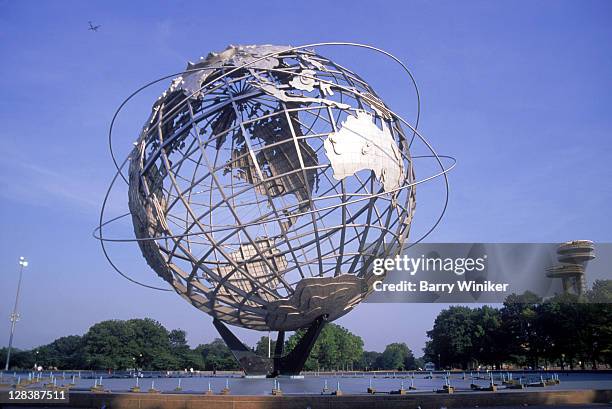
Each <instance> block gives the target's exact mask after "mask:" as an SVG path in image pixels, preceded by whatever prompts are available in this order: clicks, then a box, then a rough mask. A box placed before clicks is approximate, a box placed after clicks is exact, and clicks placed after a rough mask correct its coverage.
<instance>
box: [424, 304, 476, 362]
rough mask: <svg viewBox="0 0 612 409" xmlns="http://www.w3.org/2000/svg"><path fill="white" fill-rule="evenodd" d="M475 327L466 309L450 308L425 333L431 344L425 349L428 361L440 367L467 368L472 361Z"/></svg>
mask: <svg viewBox="0 0 612 409" xmlns="http://www.w3.org/2000/svg"><path fill="white" fill-rule="evenodd" d="M474 331H475V326H474V322H473V317H472V311H471V310H470V309H469V308H467V307H455V306H453V307H450V308H448V309H446V310H442V311H441V312H440V314H439V315H438V316H437V317H436V320H435V322H434V326H433V329H431V330H430V331H427V336H428V337H429V338H430V339H431V343H430V344H429V345H428V346H427V347H426V352H427V355H428V359H430V360H431V361H432V362H435V363H437V364H439V366H440V365H441V366H442V367H447V366H452V367H457V366H458V367H461V368H464V369H465V368H467V367H468V365H469V363H470V361H471V360H472V353H473V334H474Z"/></svg>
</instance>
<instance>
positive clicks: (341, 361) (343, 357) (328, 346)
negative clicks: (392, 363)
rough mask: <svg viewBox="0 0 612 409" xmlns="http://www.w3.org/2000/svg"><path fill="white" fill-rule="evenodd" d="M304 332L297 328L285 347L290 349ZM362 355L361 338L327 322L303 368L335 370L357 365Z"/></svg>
mask: <svg viewBox="0 0 612 409" xmlns="http://www.w3.org/2000/svg"><path fill="white" fill-rule="evenodd" d="M305 333H306V331H304V330H298V331H296V332H295V334H293V335H292V336H291V337H289V339H288V340H287V344H286V347H285V349H286V350H292V349H293V348H294V347H295V345H297V343H298V341H299V339H300V338H301V337H302V336H303V335H304V334H305ZM362 355H363V340H362V339H361V337H358V336H357V335H354V334H352V333H351V332H349V331H348V330H347V329H346V328H344V327H341V326H340V325H337V324H327V325H325V326H324V327H323V329H322V330H321V334H320V335H319V338H318V339H317V342H315V345H314V347H313V348H312V351H311V353H310V356H309V357H308V359H307V360H306V364H305V365H304V369H305V370H307V371H314V370H323V369H326V370H336V369H342V368H354V367H358V366H359V364H360V363H361V360H362Z"/></svg>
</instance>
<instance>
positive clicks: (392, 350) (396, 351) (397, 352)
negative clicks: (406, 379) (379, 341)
mask: <svg viewBox="0 0 612 409" xmlns="http://www.w3.org/2000/svg"><path fill="white" fill-rule="evenodd" d="M376 365H377V367H379V368H380V369H391V370H400V371H403V370H409V369H416V363H415V359H414V355H413V354H412V351H411V350H410V348H408V345H406V344H405V343H403V342H401V343H400V342H395V343H392V344H389V345H387V347H386V348H385V350H384V352H383V353H382V354H381V355H380V356H379V357H378V359H377V363H376Z"/></svg>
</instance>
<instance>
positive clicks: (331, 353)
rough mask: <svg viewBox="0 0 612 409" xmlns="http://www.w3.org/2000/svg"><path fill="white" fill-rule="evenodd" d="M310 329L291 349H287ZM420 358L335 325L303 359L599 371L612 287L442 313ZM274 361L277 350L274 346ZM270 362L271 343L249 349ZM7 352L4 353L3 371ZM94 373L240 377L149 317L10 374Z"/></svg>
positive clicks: (55, 345) (358, 364)
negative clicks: (370, 343)
mask: <svg viewBox="0 0 612 409" xmlns="http://www.w3.org/2000/svg"><path fill="white" fill-rule="evenodd" d="M304 333H305V331H303V330H298V331H296V332H295V333H294V334H292V335H291V336H290V337H289V338H288V339H287V340H286V341H285V351H288V350H291V349H292V348H293V347H294V346H295V345H296V344H297V342H298V341H299V339H300V337H302V336H303V334H304ZM427 336H428V338H429V341H428V342H427V343H426V346H425V348H424V355H423V356H422V357H420V358H415V356H414V354H413V352H412V351H411V350H410V348H409V347H408V346H407V345H406V344H405V343H403V342H395V343H391V344H389V345H387V346H386V347H385V349H384V351H382V352H377V351H365V350H364V348H363V346H364V343H363V339H362V338H361V337H359V336H357V335H355V334H353V333H351V332H350V331H348V330H347V329H346V328H344V327H342V326H340V325H336V324H333V323H330V324H327V325H326V326H325V327H323V329H322V331H321V334H320V336H319V338H318V339H317V342H316V343H315V345H314V347H313V350H312V352H311V354H310V356H309V358H308V360H307V361H306V364H305V367H304V369H305V370H307V371H337V370H413V369H418V368H424V366H425V362H427V361H430V362H432V363H434V364H435V365H436V366H437V367H438V368H464V369H467V368H477V367H483V366H486V367H492V368H502V367H503V366H504V365H508V364H510V365H514V366H516V367H530V368H539V367H541V366H548V365H554V366H558V367H561V368H570V369H574V368H577V367H579V368H582V369H586V368H597V367H599V366H602V365H603V366H607V367H610V366H612V280H600V281H597V282H595V284H594V286H593V288H592V289H591V290H590V291H589V292H588V293H587V294H586V295H585V296H584V297H575V296H571V295H562V296H557V297H554V298H552V299H548V300H542V299H540V298H539V297H537V296H536V295H534V294H532V293H529V292H527V293H524V294H521V295H511V296H509V297H508V298H507V299H506V301H505V302H504V304H503V306H502V307H501V308H494V307H491V306H482V307H478V308H469V307H464V306H452V307H449V308H448V309H445V310H443V311H441V312H440V314H439V315H438V316H437V318H436V319H435V322H434V325H433V328H432V329H431V330H430V331H428V332H427ZM270 347H271V348H270V350H271V353H272V354H273V353H274V349H275V343H274V341H272V342H271V345H270ZM252 349H253V350H254V351H255V352H257V353H258V354H259V355H261V356H267V354H268V338H267V337H265V336H264V337H261V338H260V340H259V341H258V342H257V344H256V345H255V346H254V347H253V348H252ZM5 359H6V348H2V349H0V366H1V367H4V365H5ZM35 364H36V365H40V366H43V367H44V368H58V369H96V370H108V369H111V370H126V369H139V370H158V371H166V370H184V369H187V370H189V369H191V368H193V369H194V370H207V371H214V370H239V369H240V368H239V367H238V364H237V362H236V360H235V359H234V358H233V356H232V354H231V352H230V350H229V349H228V348H227V346H226V345H225V343H224V342H223V341H222V340H221V339H215V340H213V341H212V342H210V343H207V344H200V345H198V346H197V347H195V348H191V347H190V346H189V345H188V344H187V340H186V333H185V331H183V330H180V329H174V330H167V329H166V328H165V327H164V326H163V325H162V324H160V323H159V322H157V321H155V320H152V319H148V318H145V319H131V320H125V321H123V320H108V321H102V322H100V323H97V324H95V325H93V326H92V327H91V328H89V330H88V331H87V332H86V333H85V334H84V335H82V336H79V335H70V336H65V337H61V338H58V339H56V340H55V341H53V342H51V343H50V344H47V345H42V346H39V347H37V348H33V349H31V350H13V353H12V356H11V367H12V368H14V369H31V368H33V367H34V365H35Z"/></svg>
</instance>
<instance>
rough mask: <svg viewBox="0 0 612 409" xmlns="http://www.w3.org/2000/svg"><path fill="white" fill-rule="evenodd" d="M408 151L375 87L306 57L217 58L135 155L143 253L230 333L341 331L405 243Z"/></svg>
mask: <svg viewBox="0 0 612 409" xmlns="http://www.w3.org/2000/svg"><path fill="white" fill-rule="evenodd" d="M409 136H412V132H410V135H409ZM408 139H409V138H407V136H406V134H405V132H404V130H403V128H402V125H401V123H400V120H399V119H398V118H397V117H396V116H395V114H394V113H393V112H391V111H390V110H389V108H388V107H387V105H385V103H384V102H383V101H382V100H381V99H380V98H379V97H378V95H377V94H376V92H375V91H374V90H373V89H372V88H371V87H370V85H368V83H367V82H366V81H364V80H363V79H362V78H361V77H360V76H359V75H357V74H356V73H354V72H352V71H350V70H349V69H347V68H344V67H342V66H340V65H338V64H336V63H334V62H333V61H331V60H329V59H328V58H325V57H323V56H321V55H319V54H317V53H316V52H314V51H313V50H308V49H292V48H291V47H288V46H270V45H264V46H230V47H228V48H227V49H226V50H225V51H223V52H220V53H211V54H210V55H208V57H206V58H204V59H202V60H201V61H199V62H198V63H195V64H192V63H190V64H189V65H188V67H187V69H186V70H185V72H184V73H183V75H181V76H179V77H177V78H175V79H174V80H173V81H172V84H171V85H170V87H169V88H168V89H167V91H166V92H165V93H164V94H163V95H162V96H161V97H160V98H159V99H158V100H157V101H156V102H155V104H154V105H153V109H152V112H151V115H150V117H149V118H148V119H147V121H146V123H145V125H144V128H143V130H142V132H141V134H140V136H139V137H138V139H137V140H136V142H135V146H134V149H133V151H132V153H131V155H130V167H129V208H130V212H131V215H132V221H133V226H134V231H135V234H136V237H137V238H138V239H139V241H138V244H139V246H140V249H141V251H142V254H143V255H144V257H145V259H146V261H147V263H148V264H149V265H150V266H151V268H152V269H153V270H155V272H156V273H157V274H158V275H159V276H160V277H162V278H163V279H164V280H166V281H167V282H168V283H170V285H171V286H172V287H173V288H174V289H175V290H176V291H177V292H178V293H179V294H180V295H181V296H183V297H184V298H185V299H186V300H188V301H189V302H190V303H191V304H193V305H194V306H195V307H197V308H198V309H200V310H202V311H204V312H206V313H208V314H210V315H212V316H213V317H214V318H216V319H218V320H220V321H223V322H225V323H228V324H232V325H237V326H242V327H245V328H251V329H257V330H276V331H286V330H295V329H298V328H304V327H307V326H308V325H310V324H311V323H312V322H313V321H314V320H315V319H317V317H321V316H326V317H327V320H328V321H332V320H334V319H336V318H338V317H340V316H342V315H344V314H346V313H347V312H348V311H350V310H351V309H352V308H354V307H355V306H356V305H357V304H358V303H359V302H360V301H362V300H363V299H364V298H365V297H366V296H367V294H368V293H369V292H370V291H371V285H372V283H373V281H374V276H373V274H372V273H371V269H370V268H369V266H370V263H371V261H372V258H373V257H389V256H391V257H393V256H395V254H397V252H398V251H399V249H400V247H401V245H402V244H403V243H404V241H405V240H406V238H407V236H408V233H409V230H410V224H411V221H412V217H413V213H414V208H415V183H414V182H415V180H414V170H413V161H412V158H411V156H410V152H409V140H408Z"/></svg>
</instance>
